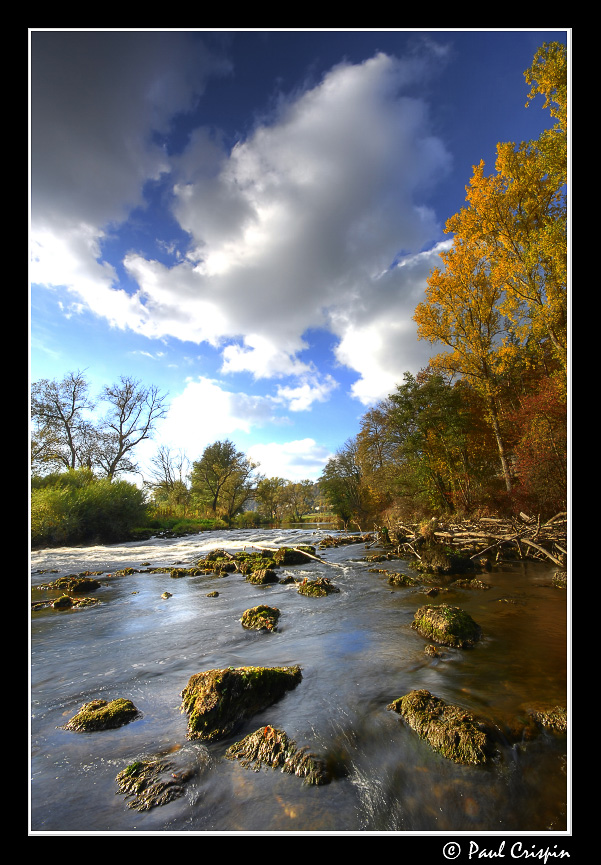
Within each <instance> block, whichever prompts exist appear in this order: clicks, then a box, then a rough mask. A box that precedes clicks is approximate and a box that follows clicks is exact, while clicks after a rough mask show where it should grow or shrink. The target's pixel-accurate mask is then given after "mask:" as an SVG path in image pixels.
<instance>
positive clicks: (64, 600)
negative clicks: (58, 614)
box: [51, 595, 100, 610]
mask: <svg viewBox="0 0 601 865" xmlns="http://www.w3.org/2000/svg"><path fill="white" fill-rule="evenodd" d="M99 603H100V601H99V600H98V599H97V598H71V597H70V596H69V595H61V596H60V598H57V599H56V601H52V603H51V606H52V607H53V608H54V609H55V610H70V609H72V608H73V607H91V606H94V605H95V604H99Z"/></svg>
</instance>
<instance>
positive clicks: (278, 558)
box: [273, 545, 315, 566]
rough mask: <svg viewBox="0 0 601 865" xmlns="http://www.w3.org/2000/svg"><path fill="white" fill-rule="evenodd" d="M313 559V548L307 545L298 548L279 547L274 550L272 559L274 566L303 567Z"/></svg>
mask: <svg viewBox="0 0 601 865" xmlns="http://www.w3.org/2000/svg"><path fill="white" fill-rule="evenodd" d="M314 558H315V547H311V546H308V545H305V546H299V547H294V548H293V547H280V549H279V550H276V551H275V553H274V555H273V559H274V561H275V563H276V565H285V566H288V565H305V564H307V562H311V561H313V560H314Z"/></svg>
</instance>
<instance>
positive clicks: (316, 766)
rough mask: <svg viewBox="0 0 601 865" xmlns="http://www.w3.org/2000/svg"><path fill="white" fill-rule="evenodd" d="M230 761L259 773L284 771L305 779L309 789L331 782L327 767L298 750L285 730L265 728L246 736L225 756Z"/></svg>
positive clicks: (229, 749)
mask: <svg viewBox="0 0 601 865" xmlns="http://www.w3.org/2000/svg"><path fill="white" fill-rule="evenodd" d="M225 756H226V757H227V758H228V759H229V760H240V763H241V765H242V766H244V768H245V769H253V770H254V771H255V772H258V771H259V770H260V769H261V766H262V765H266V766H270V767H271V768H272V769H281V771H282V772H286V773H288V774H290V775H296V776H298V777H299V778H302V779H303V783H304V784H307V785H314V786H319V785H322V784H327V783H329V781H330V777H329V774H328V772H327V770H326V767H325V764H324V763H323V762H322V761H321V760H319V759H318V758H317V757H316V756H315V755H314V754H310V753H309V752H308V749H307V748H298V747H297V745H296V742H294V741H293V740H292V739H290V738H288V736H287V735H286V733H285V732H284V731H283V730H278V729H276V728H275V727H271V726H267V727H261V728H260V729H259V730H257V731H256V732H254V733H250V734H249V735H248V736H245V737H244V739H242V740H241V741H240V742H236V743H235V744H234V745H232V746H231V747H230V748H228V749H227V751H226V752H225Z"/></svg>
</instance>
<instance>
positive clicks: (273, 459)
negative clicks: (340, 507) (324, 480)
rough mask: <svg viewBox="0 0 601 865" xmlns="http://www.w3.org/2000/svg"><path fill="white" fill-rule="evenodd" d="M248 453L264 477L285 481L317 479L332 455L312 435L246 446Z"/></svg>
mask: <svg viewBox="0 0 601 865" xmlns="http://www.w3.org/2000/svg"><path fill="white" fill-rule="evenodd" d="M247 454H248V456H249V457H250V458H251V459H252V460H254V461H255V462H258V463H259V464H260V466H259V471H260V472H261V474H264V475H266V477H279V478H286V480H289V481H302V480H307V479H308V480H317V478H318V477H319V476H320V475H321V473H322V471H323V469H324V466H325V464H326V462H327V461H328V459H329V458H330V457H331V456H332V454H331V453H330V452H329V451H328V450H327V448H325V447H322V446H320V445H318V444H317V442H316V441H315V440H314V439H312V438H305V439H297V440H296V441H290V442H285V443H283V444H279V443H276V442H271V443H270V444H257V445H253V446H252V447H250V448H249V449H248V452H247Z"/></svg>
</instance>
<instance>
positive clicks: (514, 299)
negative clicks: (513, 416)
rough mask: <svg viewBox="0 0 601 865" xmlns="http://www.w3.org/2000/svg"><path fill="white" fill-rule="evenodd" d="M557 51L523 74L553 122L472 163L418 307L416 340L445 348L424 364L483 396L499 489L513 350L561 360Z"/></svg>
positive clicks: (561, 51)
mask: <svg viewBox="0 0 601 865" xmlns="http://www.w3.org/2000/svg"><path fill="white" fill-rule="evenodd" d="M566 67H567V62H566V52H565V47H564V46H561V45H559V44H558V43H551V44H546V45H544V46H543V47H542V48H541V49H540V51H539V52H538V53H537V55H536V57H535V60H534V62H533V65H532V67H531V68H530V69H529V70H527V71H526V73H525V76H526V80H527V83H529V84H530V85H531V90H530V93H529V94H528V98H529V100H532V99H533V98H534V97H535V96H536V95H538V94H542V95H544V96H545V106H546V107H551V113H552V116H553V117H554V118H555V119H556V120H557V123H556V124H555V125H554V126H553V128H552V129H550V130H547V131H546V132H545V133H544V134H543V135H542V136H541V137H540V138H539V139H538V140H537V141H534V142H526V143H522V144H521V145H519V146H517V147H516V146H515V145H514V144H499V145H498V146H497V160H496V164H495V172H494V173H492V174H491V175H490V176H487V175H486V174H485V171H484V163H483V162H481V163H480V164H479V165H478V166H475V167H474V174H473V177H472V179H471V181H470V184H469V186H468V187H467V188H466V192H467V196H466V201H467V206H466V207H464V208H462V210H461V211H460V212H459V213H458V214H456V215H455V216H453V217H452V218H451V219H449V220H448V222H447V224H446V228H445V230H446V232H447V233H450V234H452V235H453V242H452V247H451V248H450V249H449V250H448V251H446V252H444V253H443V254H442V255H441V258H442V261H443V264H444V268H442V269H439V268H437V269H435V270H434V271H433V273H432V274H431V275H430V277H429V279H428V288H427V291H426V301H425V302H424V303H421V304H419V305H418V307H417V309H416V312H415V321H416V322H417V325H418V337H419V338H420V339H426V340H428V341H429V342H430V343H432V344H433V345H437V346H441V347H443V348H446V351H443V352H440V353H439V354H437V355H436V356H435V357H434V358H432V360H431V365H432V367H433V368H435V369H438V370H440V371H445V372H447V373H449V374H453V375H456V376H460V377H463V378H465V379H466V380H467V381H468V382H469V383H470V384H471V385H472V386H473V387H474V388H475V389H476V391H477V392H478V393H479V394H480V396H481V397H482V399H483V402H484V406H485V412H486V417H487V419H488V421H489V423H490V426H491V429H492V431H493V433H494V436H495V440H496V442H497V448H498V453H499V459H500V464H501V471H502V475H503V478H504V480H505V486H506V489H507V491H508V492H510V491H511V490H512V471H511V463H510V459H509V454H508V449H507V429H506V416H505V415H506V412H505V411H504V406H503V402H502V397H501V391H502V382H503V380H504V379H506V374H507V370H508V368H512V369H513V370H516V369H517V365H516V357H519V358H521V359H522V360H523V361H524V363H525V362H526V360H527V357H528V356H530V357H537V356H538V358H540V357H542V356H543V355H545V354H546V352H547V346H548V345H550V346H551V347H552V350H553V354H554V358H555V361H556V362H557V363H558V364H559V365H560V366H561V367H562V368H563V369H564V371H565V368H566V365H567V276H566V274H567V253H566V250H567V246H566V236H567V232H566V201H565V196H566V187H565V184H566V177H567V168H566V152H567V151H566V117H567V109H566V101H567V97H566V91H567V87H566V77H567V72H566Z"/></svg>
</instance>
